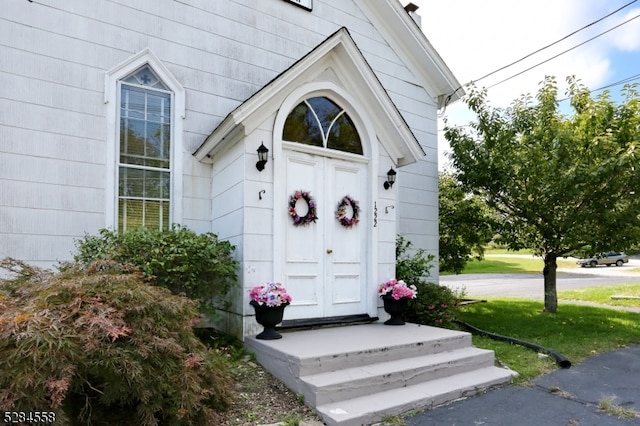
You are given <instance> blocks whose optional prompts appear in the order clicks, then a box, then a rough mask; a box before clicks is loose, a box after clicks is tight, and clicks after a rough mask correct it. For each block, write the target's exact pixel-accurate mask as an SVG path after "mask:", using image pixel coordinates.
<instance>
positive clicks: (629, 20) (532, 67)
mask: <svg viewBox="0 0 640 426" xmlns="http://www.w3.org/2000/svg"><path fill="white" fill-rule="evenodd" d="M637 18H640V15H636V16H634V17H633V18H630V19H627V20H626V21H624V22H623V23H621V24H618V25H616V26H615V27H613V28H609V29H608V30H607V31H604V32H602V33H600V34H598V35H596V36H594V37H591V38H590V39H588V40H585V41H583V42H582V43H580V44H577V45H575V46H573V47H572V48H570V49H567V50H565V51H563V52H560V53H558V54H557V55H554V56H552V57H550V58H549V59H546V60H544V61H542V62H540V63H537V64H536V65H533V66H531V67H529V68H527V69H525V70H523V71H520V72H519V73H516V74H513V75H512V76H510V77H507V78H505V79H504V80H500V81H499V82H497V83H495V84H492V85H491V86H489V87H487V89H490V88H492V87H495V86H497V85H499V84H502V83H504V82H505V81H508V80H511V79H512V78H514V77H517V76H519V75H521V74H524V73H525V72H527V71H531V70H532V69H534V68H537V67H539V66H540V65H542V64H546V63H547V62H549V61H550V60H552V59H555V58H557V57H559V56H562V55H564V54H565V53H568V52H570V51H572V50H574V49H576V48H578V47H580V46H582V45H584V44H587V43H589V42H590V41H593V40H595V39H596V38H598V37H601V36H603V35H605V34H607V33H608V32H611V31H613V30H615V29H616V28H619V27H621V26H623V25H625V24H628V23H629V22H631V21H633V20H634V19H637Z"/></svg>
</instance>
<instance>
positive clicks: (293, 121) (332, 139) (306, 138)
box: [282, 96, 363, 155]
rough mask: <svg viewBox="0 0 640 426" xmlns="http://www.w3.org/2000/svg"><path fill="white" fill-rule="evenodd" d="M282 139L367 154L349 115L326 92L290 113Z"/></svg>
mask: <svg viewBox="0 0 640 426" xmlns="http://www.w3.org/2000/svg"><path fill="white" fill-rule="evenodd" d="M282 139H283V140H286V141H290V142H297V143H302V144H305V145H312V146H318V147H324V148H329V149H335V150H338V151H344V152H350V153H353V154H359V155H362V154H363V150H362V142H361V140H360V136H359V134H358V131H357V130H356V127H355V125H354V123H353V121H352V120H351V118H350V117H349V115H348V114H347V113H346V112H345V111H344V110H343V109H342V108H340V107H339V106H338V105H337V104H336V103H335V102H333V101H332V100H330V99H329V98H327V97H324V96H322V97H313V98H309V99H306V100H304V101H302V102H300V103H299V104H298V105H297V106H296V107H295V108H294V109H293V110H292V111H291V113H289V115H288V116H287V119H286V120H285V123H284V129H283V131H282Z"/></svg>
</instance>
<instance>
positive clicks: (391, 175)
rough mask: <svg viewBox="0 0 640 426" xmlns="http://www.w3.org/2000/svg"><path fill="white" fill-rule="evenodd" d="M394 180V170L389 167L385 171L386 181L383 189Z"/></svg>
mask: <svg viewBox="0 0 640 426" xmlns="http://www.w3.org/2000/svg"><path fill="white" fill-rule="evenodd" d="M395 181H396V171H395V170H393V168H391V169H389V171H388V172H387V181H386V182H385V183H384V189H389V188H391V187H392V186H393V183H394V182H395Z"/></svg>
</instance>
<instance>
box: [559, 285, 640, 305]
mask: <svg viewBox="0 0 640 426" xmlns="http://www.w3.org/2000/svg"><path fill="white" fill-rule="evenodd" d="M612 296H614V297H615V296H623V297H629V298H635V297H637V298H638V299H612ZM558 299H561V300H580V301H584V302H592V303H599V304H602V305H611V306H629V307H635V308H640V284H618V285H612V286H606V287H590V288H581V289H577V290H564V291H560V292H558Z"/></svg>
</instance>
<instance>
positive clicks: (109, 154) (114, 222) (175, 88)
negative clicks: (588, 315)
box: [104, 48, 185, 229]
mask: <svg viewBox="0 0 640 426" xmlns="http://www.w3.org/2000/svg"><path fill="white" fill-rule="evenodd" d="M145 64H148V65H149V67H150V68H151V69H152V70H153V72H155V73H156V75H157V76H158V77H159V78H160V80H162V82H163V83H164V84H165V86H167V88H168V89H169V90H170V91H171V92H172V96H171V101H172V111H171V154H170V163H171V166H170V169H169V171H170V173H171V188H170V192H171V197H170V201H169V202H170V206H171V210H170V218H169V220H170V221H171V223H182V179H183V176H182V163H183V158H182V146H183V141H182V135H183V121H182V119H184V118H185V90H184V88H183V87H182V85H181V84H180V83H179V82H178V80H176V78H175V77H174V76H173V75H172V74H171V73H170V72H169V70H168V69H167V68H166V67H165V66H164V64H163V63H162V62H161V61H160V59H158V57H157V56H156V55H155V54H154V53H153V52H152V51H151V49H149V48H147V49H144V50H142V51H141V52H139V53H137V54H136V55H133V56H131V57H130V58H129V59H127V60H125V61H123V62H121V63H120V64H118V65H116V66H115V67H113V68H111V69H110V70H109V71H107V73H106V75H105V82H104V103H105V104H106V105H107V113H106V116H107V137H106V156H105V158H106V165H105V170H106V183H105V227H106V228H111V229H117V227H118V203H117V197H118V143H119V142H118V135H119V128H120V124H119V121H118V116H119V115H118V114H119V112H118V110H119V107H120V80H122V79H123V78H124V77H126V76H128V75H129V74H131V73H133V72H134V71H136V70H137V69H138V68H140V67H142V66H143V65H145Z"/></svg>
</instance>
